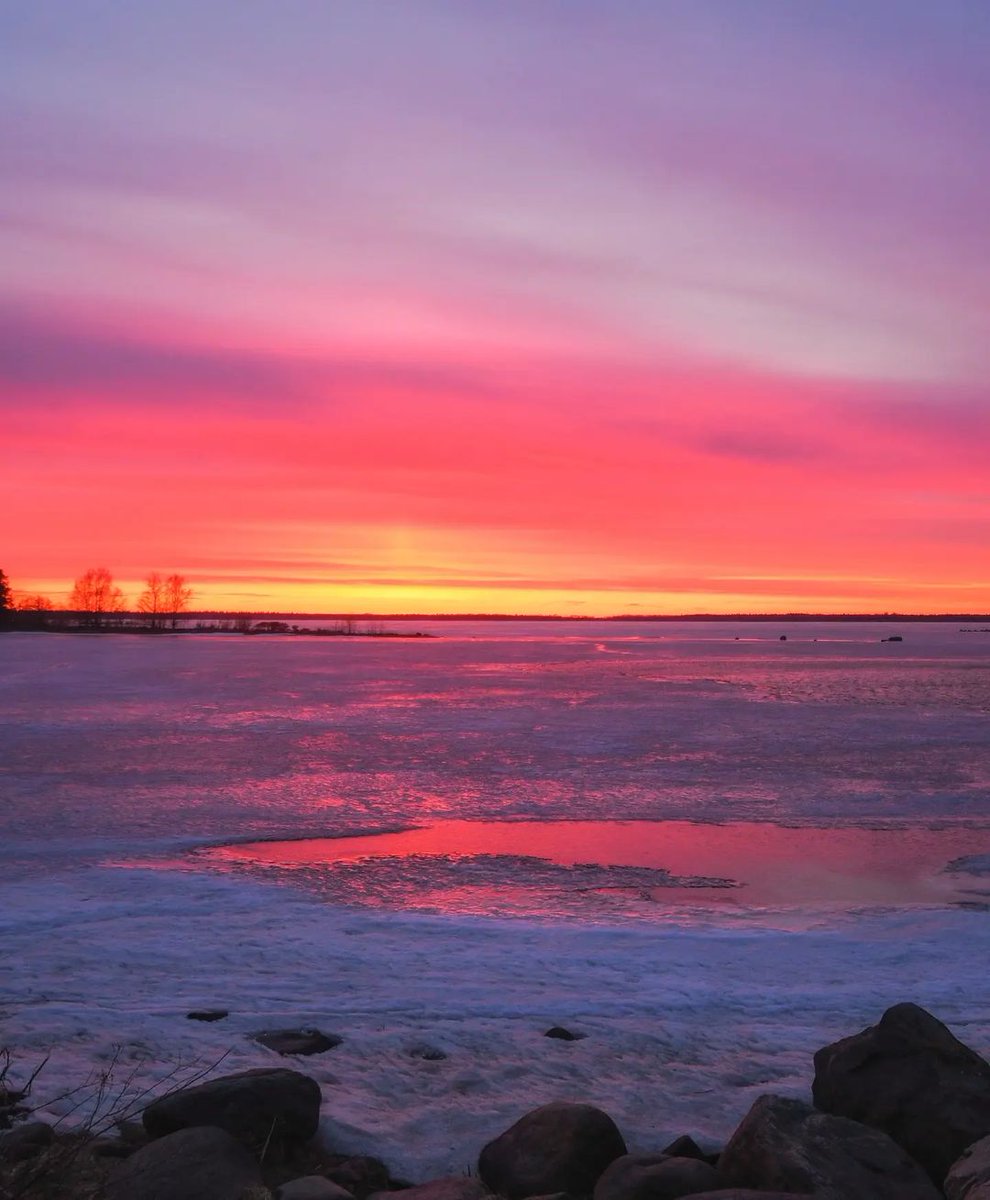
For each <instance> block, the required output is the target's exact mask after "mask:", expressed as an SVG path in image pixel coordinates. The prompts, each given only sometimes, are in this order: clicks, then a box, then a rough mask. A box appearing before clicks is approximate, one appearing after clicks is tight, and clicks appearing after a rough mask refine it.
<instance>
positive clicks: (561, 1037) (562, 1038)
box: [543, 1025, 588, 1042]
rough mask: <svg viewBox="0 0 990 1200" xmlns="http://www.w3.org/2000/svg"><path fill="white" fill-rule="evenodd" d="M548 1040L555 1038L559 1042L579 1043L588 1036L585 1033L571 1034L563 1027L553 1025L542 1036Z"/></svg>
mask: <svg viewBox="0 0 990 1200" xmlns="http://www.w3.org/2000/svg"><path fill="white" fill-rule="evenodd" d="M543 1036H544V1037H548V1038H556V1039H557V1041H559V1042H580V1041H583V1040H584V1039H585V1038H586V1037H587V1036H588V1035H587V1034H586V1033H571V1031H570V1030H569V1029H565V1028H564V1027H563V1025H554V1026H553V1027H552V1028H551V1029H548V1030H547V1031H546V1033H545V1034H544V1035H543Z"/></svg>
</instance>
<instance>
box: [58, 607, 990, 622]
mask: <svg viewBox="0 0 990 1200" xmlns="http://www.w3.org/2000/svg"><path fill="white" fill-rule="evenodd" d="M70 615H71V614H70ZM80 615H83V614H80ZM117 615H118V616H133V617H139V616H142V615H143V614H141V613H120V614H117ZM247 617H250V618H252V619H254V620H259V621H265V620H282V621H288V620H292V621H562V622H567V623H569V624H573V623H579V624H587V623H588V622H589V621H626V622H631V621H635V622H641V621H652V622H656V621H666V622H671V621H721V622H726V621H754V622H759V621H822V622H828V621H832V622H836V621H846V622H854V621H990V613H979V612H977V613H971V612H968V613H955V612H950V613H897V612H884V613H804V612H782V613H642V614H641V613H635V614H629V613H621V614H619V613H616V614H614V615H612V616H608V617H587V616H579V615H561V614H558V613H542V614H538V615H535V616H534V615H532V614H527V613H376V612H330V613H304V612H267V611H265V612H238V611H233V612H226V611H212V610H211V611H207V610H203V611H198V612H184V613H180V614H179V619H180V620H182V621H195V620H236V619H238V618H247Z"/></svg>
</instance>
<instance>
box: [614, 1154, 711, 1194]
mask: <svg viewBox="0 0 990 1200" xmlns="http://www.w3.org/2000/svg"><path fill="white" fill-rule="evenodd" d="M714 1187H718V1174H717V1173H716V1171H715V1168H714V1167H713V1166H711V1164H710V1163H706V1162H701V1161H700V1160H699V1159H697V1158H672V1157H670V1156H669V1155H666V1154H626V1155H624V1156H623V1157H622V1158H617V1159H616V1160H615V1162H613V1163H612V1164H611V1165H610V1166H608V1167H607V1168H606V1169H605V1171H604V1172H603V1174H602V1176H601V1178H600V1179H599V1180H598V1182H597V1183H596V1184H595V1192H594V1200H678V1198H679V1197H680V1196H691V1195H693V1194H694V1193H696V1192H703V1191H705V1190H706V1189H708V1190H709V1191H711V1189H712V1188H714Z"/></svg>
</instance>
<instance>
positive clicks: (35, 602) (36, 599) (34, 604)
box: [17, 592, 55, 612]
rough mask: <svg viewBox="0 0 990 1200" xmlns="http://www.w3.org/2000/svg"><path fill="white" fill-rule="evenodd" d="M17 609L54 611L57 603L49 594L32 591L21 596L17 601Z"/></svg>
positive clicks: (19, 610)
mask: <svg viewBox="0 0 990 1200" xmlns="http://www.w3.org/2000/svg"><path fill="white" fill-rule="evenodd" d="M17 611H18V612H54V611H55V605H54V603H53V602H52V601H51V600H50V599H49V598H48V597H47V596H42V595H41V593H40V592H38V593H31V594H29V595H25V596H21V598H20V599H19V600H18V601H17Z"/></svg>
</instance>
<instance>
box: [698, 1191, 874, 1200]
mask: <svg viewBox="0 0 990 1200" xmlns="http://www.w3.org/2000/svg"><path fill="white" fill-rule="evenodd" d="M691 1200H808V1193H807V1192H764V1191H754V1190H753V1189H752V1188H719V1189H718V1191H715V1192H697V1193H695V1195H693V1196H692V1197H691ZM847 1200H854V1198H853V1197H852V1196H850V1197H848V1198H847Z"/></svg>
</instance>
